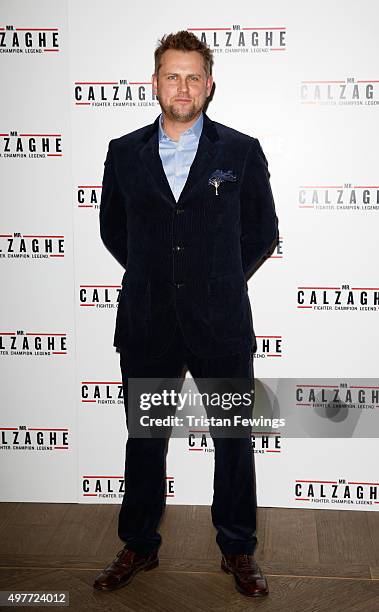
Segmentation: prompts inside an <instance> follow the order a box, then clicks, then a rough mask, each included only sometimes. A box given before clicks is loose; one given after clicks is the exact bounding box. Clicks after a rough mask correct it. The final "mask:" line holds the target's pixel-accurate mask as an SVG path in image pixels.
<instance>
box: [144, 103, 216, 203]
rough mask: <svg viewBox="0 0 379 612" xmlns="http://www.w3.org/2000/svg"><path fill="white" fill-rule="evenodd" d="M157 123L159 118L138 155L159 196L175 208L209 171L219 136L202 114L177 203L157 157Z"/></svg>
mask: <svg viewBox="0 0 379 612" xmlns="http://www.w3.org/2000/svg"><path fill="white" fill-rule="evenodd" d="M158 121H159V116H158V117H157V118H156V120H155V121H154V123H153V124H152V126H151V130H150V131H149V132H148V133H147V135H146V136H145V143H144V145H143V146H142V148H141V149H140V152H139V153H140V156H141V159H142V161H143V163H144V165H145V167H146V169H147V170H148V171H149V172H150V173H151V175H152V176H153V178H154V181H155V183H156V185H157V188H158V190H159V192H160V194H161V196H162V197H163V198H164V199H165V200H166V201H167V202H168V203H169V204H170V206H172V207H174V208H175V207H176V206H179V205H180V206H182V205H183V203H184V202H185V201H186V200H187V199H188V196H189V195H190V194H191V192H192V190H193V189H194V188H195V187H196V186H198V184H199V182H200V181H201V179H202V177H203V175H204V174H205V173H206V172H207V170H208V169H209V166H210V165H211V163H212V160H213V158H214V156H215V155H216V152H217V150H218V143H219V135H218V132H217V130H216V126H215V125H214V123H213V121H211V120H210V119H209V117H208V116H207V115H206V114H205V113H204V123H203V129H202V132H201V136H200V139H199V145H198V148H197V151H196V155H195V158H194V160H193V162H192V165H191V168H190V171H189V174H188V177H187V180H186V182H185V185H184V187H183V190H182V192H181V194H180V196H179V199H178V201H177V202H176V200H175V198H174V195H173V193H172V191H171V187H170V184H169V182H168V180H167V177H166V174H165V171H164V168H163V164H162V161H161V158H160V155H159V140H158V138H159V130H158Z"/></svg>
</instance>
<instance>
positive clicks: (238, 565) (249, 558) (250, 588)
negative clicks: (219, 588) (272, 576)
mask: <svg viewBox="0 0 379 612" xmlns="http://www.w3.org/2000/svg"><path fill="white" fill-rule="evenodd" d="M221 569H222V570H224V572H226V573H227V574H233V575H234V580H235V583H236V589H237V590H238V591H239V592H240V593H242V594H243V595H247V596H248V597H260V596H262V595H267V594H268V584H267V580H266V577H265V576H264V575H263V574H262V571H261V569H260V567H259V566H258V564H257V562H256V561H255V559H254V557H253V555H222V559H221Z"/></svg>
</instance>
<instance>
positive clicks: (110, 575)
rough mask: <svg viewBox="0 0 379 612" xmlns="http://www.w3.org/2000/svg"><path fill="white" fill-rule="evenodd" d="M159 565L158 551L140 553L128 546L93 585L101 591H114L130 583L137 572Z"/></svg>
mask: <svg viewBox="0 0 379 612" xmlns="http://www.w3.org/2000/svg"><path fill="white" fill-rule="evenodd" d="M157 565H159V559H158V554H157V552H156V551H154V552H152V553H150V554H148V555H140V554H138V553H136V552H134V551H133V550H129V549H128V548H127V547H126V546H125V547H124V548H123V549H122V550H120V551H119V552H118V553H117V556H116V558H115V559H114V560H113V561H112V563H111V564H110V565H108V566H107V567H106V568H105V569H104V570H103V571H102V572H101V573H100V574H99V575H98V576H97V577H96V579H95V582H94V583H93V586H94V588H95V589H98V590H100V591H114V590H115V589H120V588H121V587H123V586H125V585H126V584H128V583H129V582H130V581H131V579H132V578H133V576H135V575H136V574H137V572H141V571H142V570H144V571H145V572H147V571H149V570H151V569H153V568H154V567H157Z"/></svg>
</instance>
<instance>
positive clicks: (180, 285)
mask: <svg viewBox="0 0 379 612" xmlns="http://www.w3.org/2000/svg"><path fill="white" fill-rule="evenodd" d="M174 286H175V288H176V289H181V288H182V287H185V284H184V283H174Z"/></svg>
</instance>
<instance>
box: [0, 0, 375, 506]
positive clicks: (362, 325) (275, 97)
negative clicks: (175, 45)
mask: <svg viewBox="0 0 379 612" xmlns="http://www.w3.org/2000/svg"><path fill="white" fill-rule="evenodd" d="M0 7H1V11H0V41H1V42H0V54H1V55H0V64H1V70H2V73H1V77H2V79H1V82H2V86H3V87H2V96H1V97H0V110H1V126H0V142H1V148H0V168H1V172H2V180H1V186H2V189H1V195H2V202H1V221H0V274H1V286H2V300H1V329H0V342H1V344H0V363H1V371H2V384H1V388H0V399H1V422H0V425H1V427H0V435H1V441H0V442H1V443H0V457H1V461H2V470H1V489H0V495H1V499H2V500H4V501H16V500H27V501H57V502H60V501H67V502H75V501H79V502H89V503H91V502H104V503H108V502H110V503H115V502H116V503H118V502H119V501H120V500H121V498H122V474H123V465H124V447H125V439H126V430H125V417H124V408H123V402H122V398H120V397H119V395H120V385H121V374H120V370H119V362H118V354H117V353H116V352H115V350H114V348H113V346H112V342H113V330H114V323H115V316H116V308H117V296H118V290H119V289H120V286H121V285H120V283H121V278H122V273H123V271H122V269H121V268H120V266H119V265H118V264H117V263H116V262H115V260H113V259H112V257H111V255H110V254H109V253H108V252H107V250H106V249H105V247H104V246H103V244H102V242H101V240H100V237H99V225H98V212H99V202H100V195H101V180H102V173H103V164H104V160H105V155H106V151H107V145H108V142H109V140H110V139H111V138H117V137H118V136H121V135H122V134H125V133H127V132H129V131H132V130H134V129H136V128H138V127H140V126H142V125H145V124H148V123H151V122H152V121H153V120H154V119H155V118H156V116H157V115H158V113H159V112H160V108H159V105H158V103H157V101H156V100H154V99H153V97H152V93H151V74H152V72H153V52H154V49H155V46H156V44H157V41H158V38H160V37H161V36H162V35H163V34H165V33H169V32H175V31H177V30H180V29H190V30H192V31H195V33H196V34H197V35H198V36H199V37H203V38H205V40H206V42H207V43H208V44H209V45H210V46H211V47H212V48H213V49H214V56H215V57H214V59H215V64H214V79H215V82H216V90H215V95H214V98H213V101H212V102H211V104H210V106H209V108H208V111H207V112H208V115H209V116H210V117H211V118H212V119H214V120H216V121H219V122H221V123H225V124H227V125H230V126H232V127H234V128H235V129H238V130H240V131H242V132H245V133H248V134H250V135H253V136H255V137H257V138H259V140H260V142H261V145H262V147H263V150H264V152H265V154H266V157H267V159H268V162H269V169H270V173H271V184H272V189H273V193H274V197H275V202H276V208H277V213H278V217H279V223H280V234H281V241H280V246H279V247H278V249H277V251H276V252H275V253H274V254H273V256H272V257H271V258H270V259H269V260H268V261H267V262H266V263H265V264H264V265H263V266H262V267H261V268H260V270H259V271H258V272H257V273H256V275H254V277H253V278H252V279H251V280H250V281H249V294H250V299H251V302H252V308H253V317H254V327H255V331H256V334H257V336H258V352H257V355H256V359H255V374H256V378H257V380H258V381H260V380H262V385H264V382H263V381H264V379H266V378H273V379H278V378H282V377H292V378H295V379H302V381H303V383H304V380H305V381H307V380H308V384H309V385H313V384H314V383H315V380H314V379H315V378H317V379H318V380H317V381H316V382H317V384H318V385H319V387H317V390H318V391H319V390H320V389H321V388H322V387H323V385H330V384H331V383H330V379H332V380H333V381H334V383H333V385H334V386H335V387H338V388H340V389H341V390H344V391H346V389H351V390H353V389H354V390H355V391H354V392H357V388H358V387H359V389H360V390H361V391H365V392H366V393H367V397H366V399H365V402H366V404H365V406H366V416H367V415H368V414H370V415H374V414H377V411H378V405H379V398H378V394H376V395H375V393H374V395H372V394H371V392H372V388H373V387H376V389H379V380H378V379H375V377H376V376H377V355H376V348H377V343H378V339H379V338H378V323H377V321H378V312H379V279H378V273H377V265H376V259H375V255H376V251H377V228H378V216H379V195H378V194H379V177H378V176H377V172H378V169H377V154H376V141H377V137H378V125H379V124H378V119H377V115H378V112H379V107H378V105H379V67H378V63H377V54H378V49H377V33H376V28H375V24H376V23H377V20H378V17H379V10H378V8H377V7H376V6H375V5H374V3H372V2H370V1H369V0H362V2H361V3H360V4H359V6H358V5H357V3H356V2H353V0H344V1H342V0H335V1H334V2H333V3H330V2H326V0H320V1H319V2H318V3H317V4H313V5H310V4H309V3H308V4H304V2H300V0H293V1H291V2H280V1H279V0H267V1H266V3H265V4H264V6H263V5H262V3H260V4H259V5H252V4H251V2H248V1H247V0H243V1H236V2H234V3H233V4H232V5H231V4H230V3H228V2H225V1H221V2H220V1H217V2H215V1H211V2H209V3H208V4H205V3H204V2H200V1H199V0H194V1H193V2H191V4H190V7H188V8H186V7H182V8H181V9H180V10H176V9H175V11H173V13H174V14H173V15H170V14H168V13H167V10H166V7H163V8H162V6H160V5H159V4H157V5H147V4H146V3H139V4H138V3H137V4H135V3H133V4H132V3H126V2H123V1H121V0H110V1H109V2H107V3H104V2H101V1H99V0H91V2H89V1H87V0H80V1H72V0H66V1H65V2H64V1H58V0H33V1H27V0H12V1H10V0H9V1H8V0H2V1H1V4H0ZM115 91H117V95H116V99H114V97H115ZM117 98H118V99H117ZM367 379H371V380H370V382H369V383H368V382H367ZM372 379H374V381H373V380H372ZM375 380H376V383H375ZM305 384H307V383H306V382H305ZM368 387H370V389H368ZM307 388H309V387H307ZM326 388H328V387H326ZM279 400H280V397H279ZM294 402H295V399H294ZM297 408H298V410H299V418H301V415H302V414H303V413H302V412H301V411H304V410H306V409H308V410H312V408H311V407H309V405H308V406H307V403H306V402H298V404H297ZM312 414H314V413H313V412H312ZM255 450H256V472H257V481H258V503H259V505H261V506H278V507H306V508H318V507H327V508H331V509H334V508H338V509H341V508H342V509H349V510H361V509H368V510H378V508H379V494H378V487H379V483H378V480H379V479H378V475H377V469H376V466H377V465H378V463H379V462H378V458H379V457H378V445H377V443H376V440H375V439H373V438H355V439H347V438H346V439H335V438H330V437H329V438H327V439H314V438H313V439H311V438H303V439H288V438H285V437H284V436H283V437H281V435H280V433H278V432H272V434H270V435H268V436H266V437H265V438H261V437H257V438H256V440H255ZM194 451H197V452H194ZM212 451H213V447H212V443H211V441H210V439H209V438H208V436H203V437H201V436H200V435H199V436H196V437H195V441H194V442H192V441H189V440H171V442H170V451H169V457H168V478H167V497H168V503H177V504H181V503H186V504H191V503H193V504H209V503H210V502H211V495H212V471H213V453H212Z"/></svg>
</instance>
